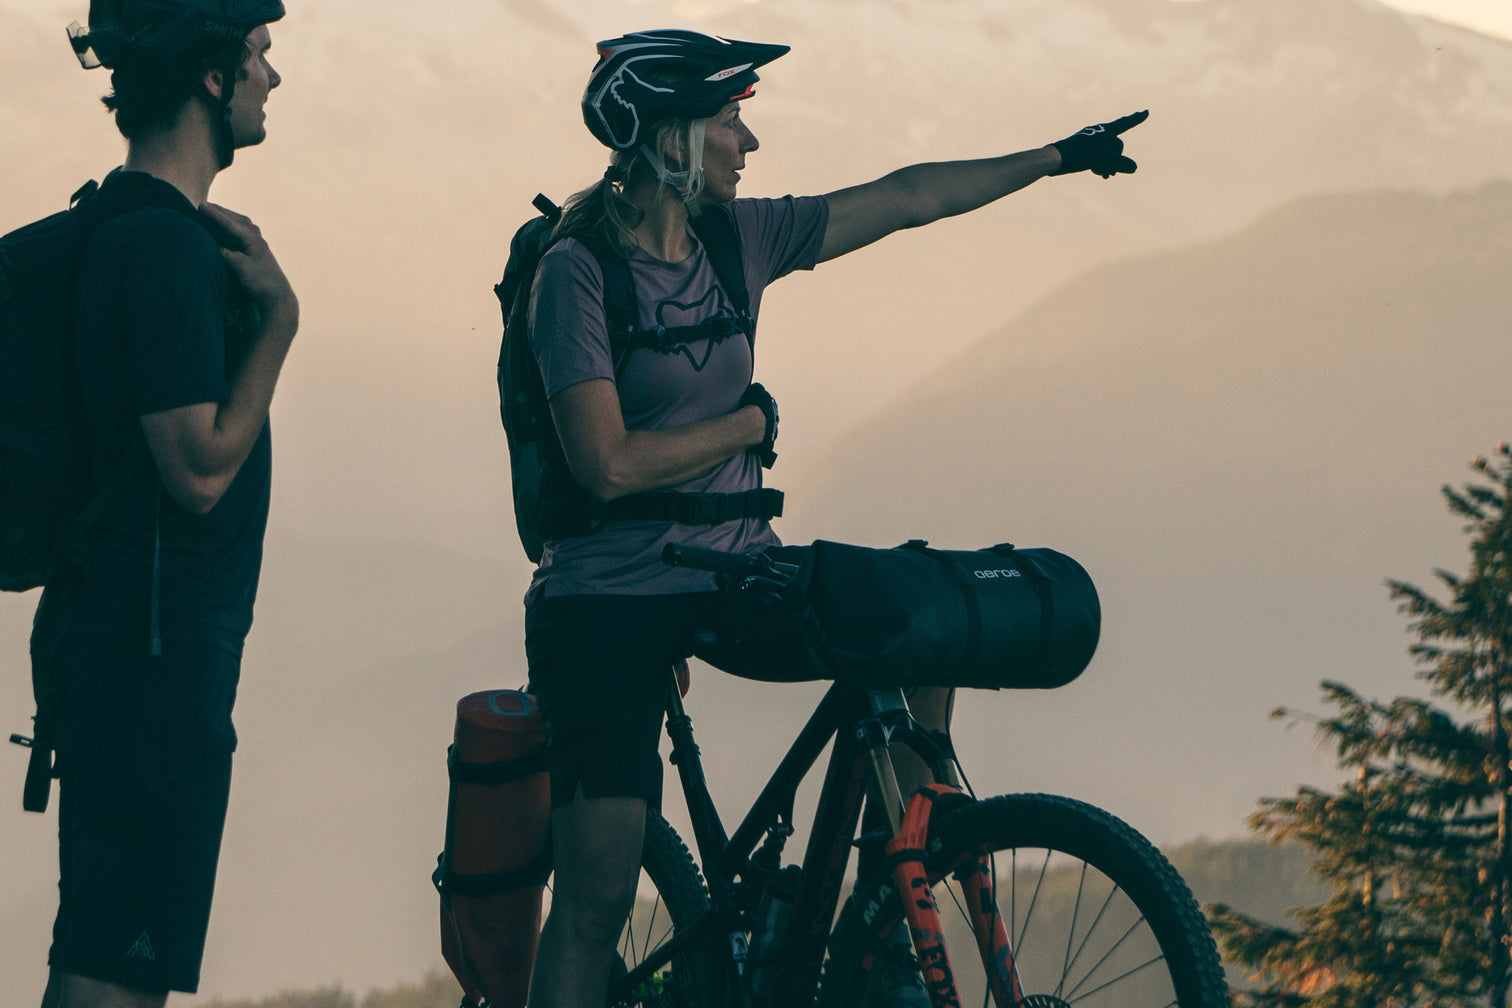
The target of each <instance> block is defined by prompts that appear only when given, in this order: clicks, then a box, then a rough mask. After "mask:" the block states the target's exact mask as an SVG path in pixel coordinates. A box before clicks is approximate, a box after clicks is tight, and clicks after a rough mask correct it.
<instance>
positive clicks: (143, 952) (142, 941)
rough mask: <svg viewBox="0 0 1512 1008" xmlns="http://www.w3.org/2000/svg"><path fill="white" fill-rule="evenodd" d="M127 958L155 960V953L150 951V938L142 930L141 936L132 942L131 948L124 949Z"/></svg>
mask: <svg viewBox="0 0 1512 1008" xmlns="http://www.w3.org/2000/svg"><path fill="white" fill-rule="evenodd" d="M126 958H127V959H146V960H147V961H148V962H157V953H155V952H153V951H152V939H151V938H148V937H147V932H146V931H143V932H142V936H141V937H140V938H138V939H137V940H136V941H135V942H133V943H132V945H131V948H129V949H127V950H126Z"/></svg>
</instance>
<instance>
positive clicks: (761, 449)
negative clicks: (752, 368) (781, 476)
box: [740, 382, 777, 469]
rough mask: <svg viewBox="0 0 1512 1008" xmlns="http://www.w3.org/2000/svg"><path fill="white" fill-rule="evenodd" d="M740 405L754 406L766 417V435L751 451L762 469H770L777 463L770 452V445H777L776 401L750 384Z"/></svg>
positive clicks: (756, 384) (759, 388) (755, 385)
mask: <svg viewBox="0 0 1512 1008" xmlns="http://www.w3.org/2000/svg"><path fill="white" fill-rule="evenodd" d="M740 405H741V406H755V407H756V408H757V409H759V410H761V415H762V416H764V417H766V434H765V436H763V437H762V439H761V444H759V445H756V446H755V448H754V449H753V450H754V451H755V452H756V453H757V454H759V455H760V456H761V466H762V468H763V469H770V468H772V463H773V462H776V461H777V453H776V452H774V451H772V445H774V444H776V443H777V400H776V399H773V398H772V394H771V393H770V392H768V391H767V390H766V389H764V388H762V387H761V386H760V385H759V384H758V383H756V382H752V383H751V384H750V387H748V388H747V389H746V390H745V394H744V395H742V396H741V397H740Z"/></svg>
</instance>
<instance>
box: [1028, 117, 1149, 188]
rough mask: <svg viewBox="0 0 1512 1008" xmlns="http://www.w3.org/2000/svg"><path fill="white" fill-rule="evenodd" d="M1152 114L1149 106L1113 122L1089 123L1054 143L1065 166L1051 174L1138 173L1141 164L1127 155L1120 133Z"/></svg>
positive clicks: (1108, 175) (1062, 165) (1109, 175)
mask: <svg viewBox="0 0 1512 1008" xmlns="http://www.w3.org/2000/svg"><path fill="white" fill-rule="evenodd" d="M1149 117H1150V111H1149V109H1146V110H1145V111H1143V112H1135V113H1134V114H1133V115H1126V116H1124V117H1123V118H1122V119H1115V120H1113V121H1112V122H1108V123H1102V124H1100V125H1097V126H1088V127H1087V128H1086V129H1084V130H1082V131H1081V132H1080V133H1075V134H1072V135H1071V136H1068V137H1066V139H1064V140H1061V141H1058V142H1056V143H1053V144H1051V145H1050V146H1052V147H1054V148H1055V149H1056V150H1057V151H1059V152H1060V156H1061V166H1060V167H1059V168H1058V169H1056V170H1055V171H1053V172H1051V173H1050V174H1051V175H1070V174H1072V173H1073V172H1080V171H1090V172H1093V173H1094V174H1097V175H1101V176H1102V177H1103V178H1112V177H1113V176H1114V175H1132V174H1134V170H1135V169H1136V168H1137V167H1139V166H1138V165H1136V164H1135V163H1134V162H1133V161H1132V160H1130V159H1129V158H1126V157H1124V156H1123V140H1121V139H1120V138H1119V134H1120V133H1123V132H1124V131H1125V130H1129V129H1133V128H1134V127H1135V126H1138V125H1139V124H1140V123H1142V122H1144V121H1145V120H1146V119H1148V118H1149Z"/></svg>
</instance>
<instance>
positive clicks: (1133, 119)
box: [1104, 109, 1150, 136]
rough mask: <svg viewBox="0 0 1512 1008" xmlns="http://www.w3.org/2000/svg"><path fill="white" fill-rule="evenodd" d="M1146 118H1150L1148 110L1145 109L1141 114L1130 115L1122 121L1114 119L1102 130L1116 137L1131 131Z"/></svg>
mask: <svg viewBox="0 0 1512 1008" xmlns="http://www.w3.org/2000/svg"><path fill="white" fill-rule="evenodd" d="M1148 118H1150V110H1149V109H1145V110H1144V111H1143V112H1135V113H1133V114H1132V115H1126V116H1124V117H1123V118H1122V119H1115V120H1113V121H1112V122H1110V123H1108V124H1107V126H1105V127H1104V128H1105V129H1106V130H1107V131H1108V132H1109V133H1112V134H1114V135H1115V136H1116V135H1117V134H1119V133H1122V132H1123V131H1124V130H1129V129H1133V128H1134V127H1135V126H1138V125H1139V124H1140V123H1142V122H1144V121H1145V120H1146V119H1148Z"/></svg>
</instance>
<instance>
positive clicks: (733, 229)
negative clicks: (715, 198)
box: [693, 206, 755, 336]
mask: <svg viewBox="0 0 1512 1008" xmlns="http://www.w3.org/2000/svg"><path fill="white" fill-rule="evenodd" d="M693 233H694V234H696V235H698V240H699V241H701V242H703V247H704V254H705V255H707V256H708V257H709V265H710V266H712V267H713V268H714V275H715V276H716V277H718V278H719V285H720V286H721V287H723V288H724V292H725V294H726V295H727V296H728V297H729V299H730V301H731V303H732V304H734V305H735V310H736V311H737V312H739V313H740V314H741V316H742V317H747V318H748V317H749V316H750V314H751V292H750V290H749V289H748V288H747V287H746V276H745V255H744V254H743V250H742V246H741V243H740V229H739V227H738V226H737V225H736V223H735V215H734V213H732V212H731V210H730V208H729V207H727V206H716V207H710V208H709V209H708V210H706V211H704V212H703V213H701V214H699V215H698V216H697V217H695V218H693ZM752 335H753V336H754V335H755V333H754V332H753V333H752Z"/></svg>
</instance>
